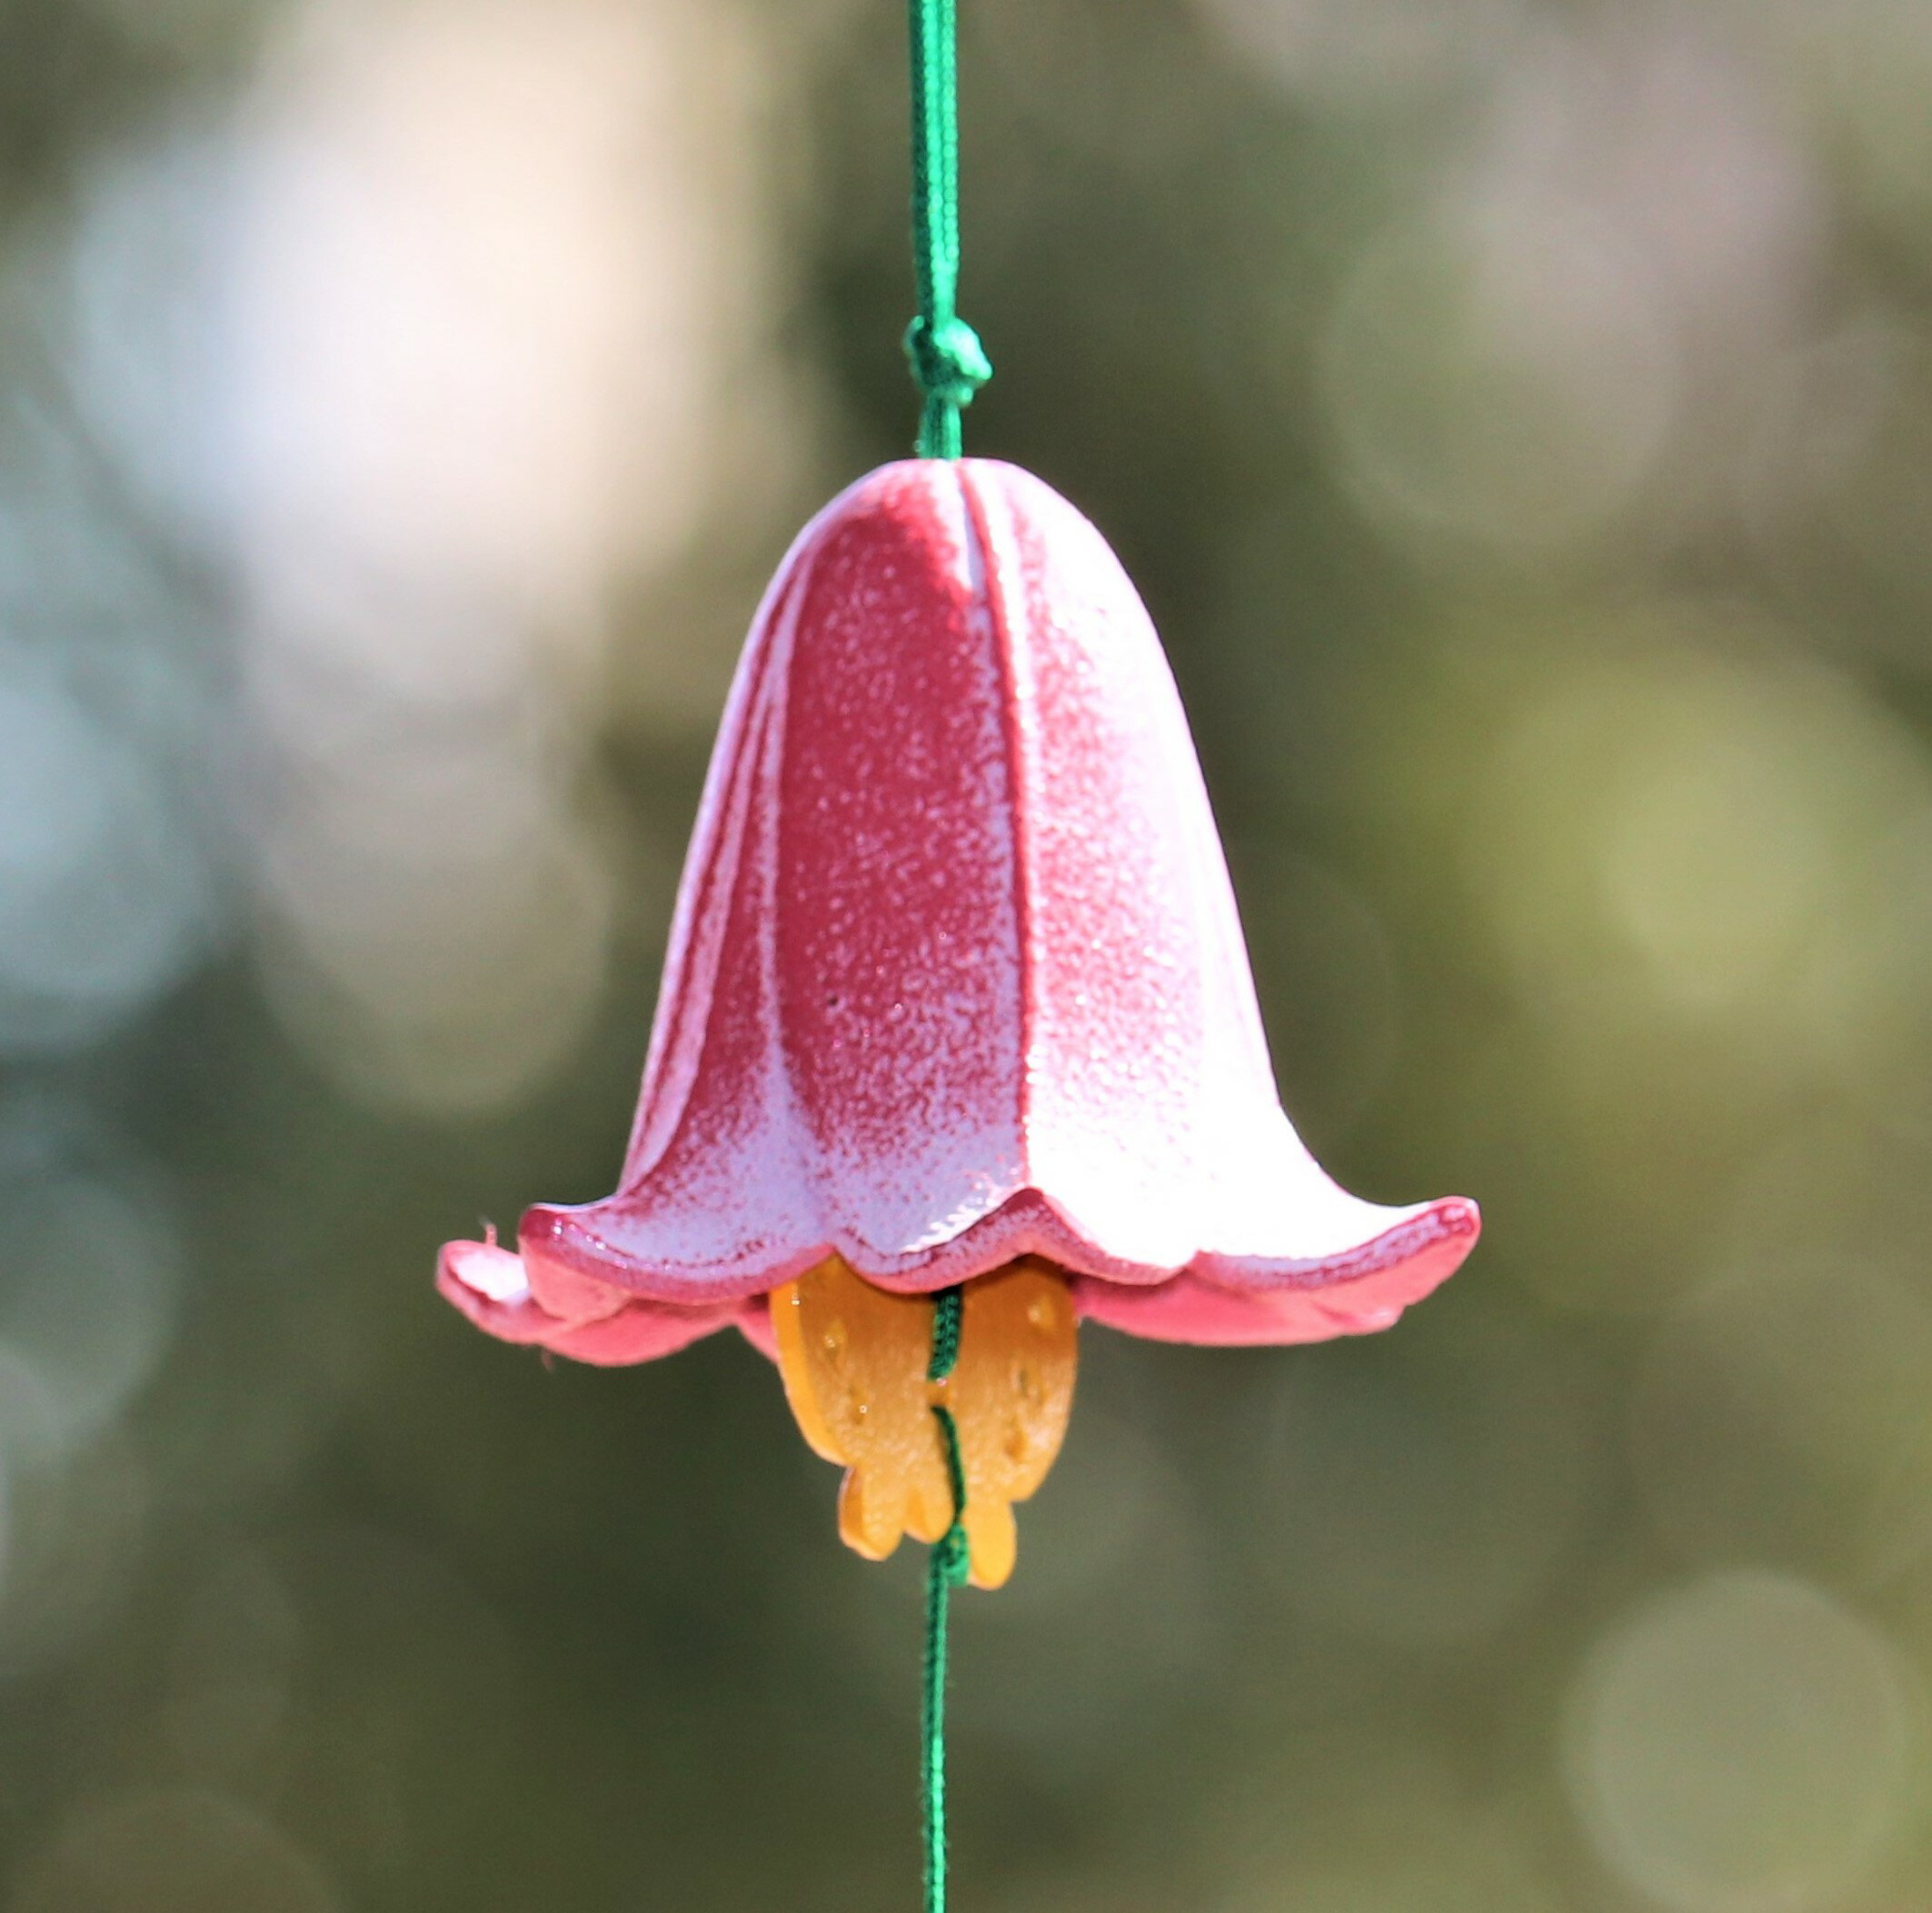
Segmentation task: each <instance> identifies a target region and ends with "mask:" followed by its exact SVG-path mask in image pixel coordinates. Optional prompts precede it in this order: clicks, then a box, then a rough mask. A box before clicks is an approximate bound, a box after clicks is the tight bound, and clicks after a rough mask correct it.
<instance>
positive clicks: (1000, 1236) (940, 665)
mask: <svg viewBox="0 0 1932 1913" xmlns="http://www.w3.org/2000/svg"><path fill="white" fill-rule="evenodd" d="M1478 1226H1479V1225H1478V1218H1477V1211H1476V1209H1475V1207H1474V1205H1473V1204H1471V1203H1469V1202H1468V1201H1462V1200H1459V1199H1456V1198H1450V1199H1448V1200H1444V1201H1435V1202H1427V1203H1421V1204H1418V1205H1416V1206H1414V1207H1411V1208H1397V1209H1387V1208H1379V1207H1377V1206H1375V1205H1373V1204H1371V1203H1369V1202H1364V1201H1358V1200H1357V1199H1356V1198H1355V1197H1353V1196H1350V1195H1348V1194H1346V1193H1345V1192H1344V1191H1341V1190H1340V1189H1339V1188H1337V1187H1336V1185H1335V1184H1334V1183H1333V1182H1331V1181H1329V1179H1328V1177H1327V1176H1326V1175H1324V1174H1323V1173H1322V1171H1321V1170H1320V1168H1319V1167H1318V1166H1317V1164H1316V1163H1315V1161H1313V1159H1312V1158H1311V1157H1310V1155H1309V1153H1308V1151H1307V1150H1306V1149H1305V1148H1304V1147H1303V1146H1302V1144H1301V1142H1300V1140H1299V1139H1298V1138H1297V1136H1296V1134H1295V1132H1294V1130H1293V1129H1292V1127H1291V1126H1290V1122H1289V1120H1288V1118H1287V1116H1286V1115H1285V1114H1284V1113H1283V1112H1282V1110H1281V1107H1280V1101H1279V1100H1278V1097H1277V1092H1276V1089H1275V1083H1274V1078H1273V1074H1272V1071H1271V1070H1270V1063H1269V1058H1268V1051H1267V1046H1266V1042H1265V1040H1264V1038H1263V1035H1262V1030H1261V1021H1260V1014H1259V1011H1258V1010H1257V1007H1256V1002H1255V995H1254V986H1253V983H1252V981H1251V979H1250V972H1249V965H1248V960H1247V954H1246V951H1245V949H1244V947H1243V944H1242V940H1241V933H1240V923H1239V921H1238V918H1237V916H1236V912H1235V903H1234V897H1233V893H1232V892H1231V889H1230V884H1229V881H1228V873H1227V869H1226V865H1225V863H1224V862H1223V859H1222V855H1221V849H1220V842H1219V840H1218V838H1217V835H1216V832H1215V828H1214V822H1213V818H1212V816H1211V814H1210V810H1209V805H1208V799H1207V794H1206V792H1205V790H1204V789H1203V787H1202V783H1201V777H1200V768H1199V765H1198V763H1197V762H1196V759H1195V753H1194V750H1193V745H1192V742H1191V740H1190V737H1189V733H1188V727H1187V722H1186V720H1185V718H1184V716H1183V715H1182V712H1181V707H1180V699H1179V697H1178V696H1177V694H1176V692H1175V689H1174V683H1173V680H1172V678H1171V677H1170V674H1169V672H1168V668H1167V664H1166V662H1165V660H1164V658H1163V657H1162V654H1161V651H1160V643H1159V641H1158V639H1157V638H1156V636H1155V634H1154V631H1153V627H1152V625H1151V623H1150V621H1149V618H1148V615H1147V613H1146V611H1145V609H1144V608H1143V607H1142V605H1141V603H1140V598H1139V597H1138V596H1137V594H1136V593H1135V592H1134V589H1133V586H1132V585H1131V583H1130V582H1129V580H1128V578H1127V576H1126V573H1124V572H1123V571H1122V569H1121V567H1120V563H1119V561H1118V560H1117V559H1116V558H1115V557H1114V555H1113V553H1112V552H1111V551H1110V549H1109V548H1108V546H1107V544H1106V543H1105V542H1104V541H1103V540H1102V539H1101V537H1100V533H1098V532H1096V531H1095V529H1094V528H1093V526H1092V525H1091V524H1090V523H1088V522H1087V520H1086V519H1085V518H1083V517H1082V516H1081V514H1080V513H1079V512H1077V511H1076V510H1075V509H1074V508H1073V507H1072V506H1071V504H1069V503H1067V502H1066V501H1065V500H1064V499H1062V498H1061V497H1060V496H1059V495H1058V493H1055V492H1053V491H1051V489H1050V488H1049V487H1048V486H1046V485H1045V484H1043V483H1041V481H1040V480H1039V479H1037V478H1034V477H1031V476H1030V475H1029V474H1028V473H1025V472H1022V471H1020V470H1018V469H1016V468H1015V467H1013V466H1011V465H1008V464H1001V463H992V462H989V461H982V460H978V459H957V460H951V459H937V458H926V459H915V460H908V461H905V462H903V463H894V464H890V465H886V466H883V467H882V468H881V469H880V470H878V471H876V472H873V473H871V475H870V476H868V477H866V478H863V479H861V480H860V481H859V483H856V484H854V485H853V486H851V489H849V490H848V491H847V492H845V493H843V495H842V496H841V497H839V498H838V499H836V500H834V501H833V503H832V504H831V505H829V506H827V507H826V509H825V510H824V511H823V512H822V513H820V514H819V516H818V517H817V518H816V519H815V520H814V521H813V522H812V524H811V525H809V526H808V527H807V528H806V530H805V531H804V533H802V536H801V537H800V538H799V540H798V542H797V543H796V544H795V545H794V546H793V547H792V552H791V553H790V555H789V556H788V557H787V558H786V560H785V562H784V563H783V565H782V567H781V569H780V571H779V573H778V576H777V578H776V580H775V581H774V582H773V583H772V587H771V590H770V591H769V593H767V595H766V598H765V601H764V603H763V605H762V608H761V609H760V611H759V613H758V616H757V619H756V621H755V623H753V625H752V633H751V636H750V639H749V641H748V642H747V643H746V646H745V650H744V654H743V657H742V661H741V663H740V665H739V669H738V674H737V679H736V683H734V685H733V687H732V694H731V701H730V704H729V707H728V709H727V712H726V715H725V719H724V723H723V728H722V732H721V734H720V736H719V740H718V743H717V747H716V752H715V754H714V755H713V757H712V765H711V772H710V776H709V780H708V782H707V784H706V787H705V792H704V798H703V803H702V810H701V812H700V813H699V818H698V823H697V828H696V832H695V834H694V836H693V839H692V846H691V851H690V855H689V858H688V861H687V862H686V864H685V868H684V874H683V881H682V887H681V889H680V892H679V896H678V903H677V912H676V917H675V921H674V923H673V927H672V939H671V946H670V952H669V955H668V958H667V961H666V964H665V971H664V981H663V986H662V995H661V997H660V1000H659V1002H658V1007H657V1018H656V1023H655V1026H654V1029H653V1031H652V1039H651V1048H650V1056H649V1060H648V1061H647V1063H646V1065H645V1070H644V1082H643V1091H642V1101H641V1102H640V1104H639V1108H638V1113H637V1121H636V1125H635V1127H634V1129H633V1130H632V1135H631V1141H630V1148H629V1151H628V1152H627V1155H626V1158H625V1161H624V1167H623V1175H622V1182H621V1184H620V1187H619V1189H618V1191H617V1193H616V1194H615V1195H613V1196H612V1197H610V1198H608V1199H607V1200H606V1201H601V1202H592V1203H588V1204H585V1205H583V1206H582V1207H574V1208H553V1207H544V1206H540V1207H537V1208H534V1209H533V1210H531V1211H529V1212H528V1213H527V1214H526V1215H525V1216H524V1218H523V1224H522V1227H521V1229H520V1230H519V1231H518V1237H517V1246H516V1249H515V1250H514V1251H512V1250H509V1249H507V1248H501V1247H498V1246H496V1245H495V1244H494V1243H493V1241H486V1242H481V1243H478V1242H454V1243H451V1244H450V1245H449V1246H448V1247H446V1248H445V1249H444V1250H443V1258H442V1268H441V1277H440V1280H441V1286H442V1290H443V1293H444V1295H446V1296H447V1297H448V1298H449V1300H451V1301H453V1302H454V1303H455V1304H456V1306H457V1307H458V1308H460V1309H461V1310H463V1312H464V1313H465V1314H467V1315H468V1316H469V1317H470V1319H471V1320H473V1321H474V1322H475V1323H476V1324H477V1325H478V1326H479V1327H480V1328H483V1329H484V1330H488V1331H489V1332H490V1333H491V1334H493V1335H497V1336H500V1337H502V1338H503V1339H504V1340H509V1341H520V1342H535V1343H538V1344H540V1345H542V1346H543V1347H544V1348H547V1349H552V1350H556V1351H557V1352H559V1353H561V1354H563V1355H568V1356H573V1357H576V1358H577V1359H579V1360H584V1361H591V1362H605V1363H613V1362H634V1361H642V1360H647V1359H649V1358H650V1357H652V1356H656V1355H664V1354H669V1353H670V1352H672V1350H676V1349H679V1348H682V1347H683V1346H684V1345H685V1344H686V1343H687V1342H690V1341H692V1340H694V1339H696V1338H697V1337H699V1336H702V1335H706V1334H709V1333H711V1332H712V1330H717V1329H722V1328H726V1327H736V1328H738V1329H740V1330H742V1331H743V1332H744V1334H745V1335H746V1336H747V1337H749V1339H750V1340H752V1342H754V1343H755V1344H756V1345H757V1346H758V1347H760V1348H761V1349H762V1350H765V1351H766V1352H767V1353H768V1354H772V1355H773V1356H775V1358H776V1359H777V1360H778V1362H779V1364H780V1367H781V1370H782V1374H783V1378H784V1382H785V1387H786V1390H787V1394H788V1396H789V1398H790V1400H791V1402H792V1407H793V1410H794V1411H795V1412H796V1415H797V1417H798V1420H799V1422H800V1425H801V1427H802V1430H803V1431H804V1433H805V1435H806V1437H807V1439H808V1440H810V1441H811V1442H812V1445H813V1446H814V1447H815V1448H817V1449H818V1450H820V1452H822V1453H823V1454H825V1455H827V1456H829V1457H831V1458H832V1459H834V1460H840V1461H842V1462H844V1463H846V1464H847V1465H848V1467H849V1469H850V1470H851V1471H850V1473H849V1474H848V1476H847V1480H846V1487H845V1490H844V1491H843V1494H842V1500H841V1528H842V1532H843V1534H844V1536H845V1539H847V1540H848V1541H849V1542H851V1545H852V1546H854V1547H855V1548H857V1549H859V1550H860V1551H861V1552H862V1553H865V1554H868V1555H871V1556H879V1555H882V1554H884V1553H885V1552H887V1551H888V1550H889V1549H891V1547H892V1546H893V1545H894V1544H895V1543H896V1542H897V1540H898V1539H899V1537H900V1535H901V1532H911V1533H912V1534H914V1535H916V1536H918V1537H919V1538H921V1539H926V1540H938V1539H940V1538H941V1537H942V1536H944V1535H945V1534H946V1533H947V1531H948V1529H949V1528H950V1526H951V1522H952V1520H953V1518H954V1512H955V1509H957V1508H960V1507H963V1510H964V1528H965V1539H966V1542H967V1545H968V1548H969V1550H970V1556H971V1575H972V1579H974V1580H975V1581H977V1582H978V1583H979V1584H981V1586H997V1585H998V1584H999V1583H1000V1582H1001V1581H1002V1580H1003V1579H1005V1578H1006V1576H1007V1574H1008V1572H1009V1571H1010V1570H1011V1567H1012V1563H1013V1547H1014V1541H1013V1534H1014V1530H1013V1521H1012V1515H1011V1503H1012V1502H1013V1501H1015V1500H1021V1499H1024V1497H1025V1496H1026V1495H1027V1494H1029V1493H1031V1491H1032V1490H1033V1489H1034V1488H1035V1487H1037V1485H1038V1484H1039V1481H1040V1480H1041V1478H1043V1476H1044V1475H1045V1473H1046V1470H1047V1468H1048V1466H1049V1465H1051V1460H1052V1458H1053V1454H1054V1452H1055V1451H1056V1450H1057V1449H1058V1446H1059V1443H1060V1440H1061V1432H1062V1430H1063V1429H1064V1425H1065V1420H1066V1416H1067V1412H1068V1410H1069V1407H1070V1406H1071V1396H1072V1385H1073V1371H1074V1361H1075V1324H1076V1320H1078V1319H1085V1320H1089V1321H1094V1322H1100V1323H1102V1324H1104V1325H1106V1326H1107V1327H1109V1328H1111V1329H1118V1330H1126V1331H1127V1332H1128V1333H1130V1334H1134V1335H1141V1336H1149V1337H1153V1338H1156V1339H1159V1340H1170V1341H1187V1342H1208V1343H1260V1342H1302V1341H1316V1340H1322V1339H1324V1338H1327V1337H1330V1336H1336V1335H1354V1334H1362V1333H1366V1332H1369V1331H1370V1330H1378V1329H1383V1328H1387V1327H1388V1326H1389V1324H1390V1323H1391V1322H1393V1321H1394V1320H1396V1318H1397V1317H1398V1316H1399V1314H1400V1313H1401V1311H1402V1310H1403V1309H1404V1308H1405V1307H1407V1305H1408V1304H1409V1303H1410V1302H1412V1301H1415V1300H1418V1299H1419V1298H1420V1297H1422V1296H1424V1295H1427V1294H1428V1293H1429V1290H1432V1289H1433V1288H1435V1287H1436V1285H1437V1284H1438V1283H1439V1282H1440V1281H1442V1280H1444V1279H1445V1278H1446V1277H1447V1276H1449V1274H1450V1273H1451V1272H1452V1271H1453V1270H1455V1268H1456V1267H1457V1265H1458V1264H1459V1262H1460V1261H1461V1260H1462V1259H1463V1257H1464V1256H1465V1255H1467V1254H1468V1252H1469V1249H1470V1247H1471V1245H1472V1244H1473V1243H1474V1241H1475V1240H1476V1234H1477V1230H1478ZM942 1290H943V1291H958V1290H963V1294H962V1300H961V1304H960V1307H959V1310H957V1311H956V1312H955V1313H954V1314H953V1315H952V1317H951V1325H950V1328H949V1329H948V1330H945V1334H946V1335H949V1336H951V1337H952V1338H954V1340H951V1342H950V1343H949V1346H948V1347H947V1348H946V1350H944V1359H943V1360H932V1361H930V1362H929V1356H930V1355H931V1353H932V1345H933V1337H934V1323H935V1310H934V1304H933V1302H932V1300H931V1298H932V1297H933V1296H934V1295H935V1293H937V1292H938V1291H942ZM935 1407H941V1408H944V1409H945V1410H947V1413H948V1416H950V1420H946V1418H935V1416H934V1414H933V1412H932V1410H933V1409H934V1408H935ZM942 1421H945V1427H944V1428H942V1427H941V1422H942ZM947 1430H952V1431H954V1432H955V1433H956V1453H955V1454H954V1455H953V1456H952V1457H951V1458H949V1454H948V1449H947V1441H946V1440H944V1439H942V1436H943V1435H944V1434H945V1433H946V1431H947ZM949 1470H951V1472H949ZM960 1477H962V1479H960Z"/></svg>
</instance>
